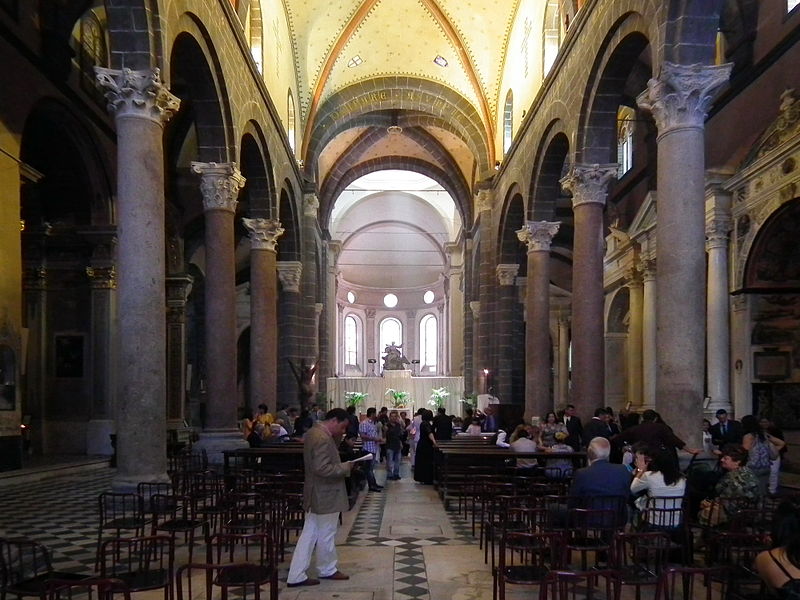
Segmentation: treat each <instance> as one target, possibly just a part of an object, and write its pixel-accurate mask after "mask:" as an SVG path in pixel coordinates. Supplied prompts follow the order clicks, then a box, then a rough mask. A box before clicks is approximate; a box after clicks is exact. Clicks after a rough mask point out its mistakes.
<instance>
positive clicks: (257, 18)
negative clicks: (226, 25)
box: [247, 0, 264, 74]
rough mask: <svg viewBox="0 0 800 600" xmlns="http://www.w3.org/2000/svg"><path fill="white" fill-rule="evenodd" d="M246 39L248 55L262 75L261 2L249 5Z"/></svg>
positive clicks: (262, 30) (262, 28) (257, 0)
mask: <svg viewBox="0 0 800 600" xmlns="http://www.w3.org/2000/svg"><path fill="white" fill-rule="evenodd" d="M248 17H249V18H248V21H249V23H248V28H247V37H248V38H249V39H248V41H249V42H250V54H252V55H253V60H254V61H255V63H256V67H257V68H258V72H259V73H262V74H263V73H264V25H263V23H262V20H261V0H255V1H254V2H251V3H250V14H249V15H248Z"/></svg>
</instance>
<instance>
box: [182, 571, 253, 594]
mask: <svg viewBox="0 0 800 600" xmlns="http://www.w3.org/2000/svg"><path fill="white" fill-rule="evenodd" d="M233 567H235V568H236V570H237V575H239V577H238V578H237V586H236V598H237V600H247V599H248V598H252V599H253V600H260V598H261V586H260V583H261V581H260V579H259V578H258V576H259V575H260V570H259V569H258V568H257V567H258V565H255V564H252V563H235V564H221V565H220V564H203V563H189V564H186V565H183V566H181V567H179V568H178V572H177V573H176V574H175V582H176V589H177V600H212V599H213V597H214V581H215V580H218V579H220V578H221V575H223V574H224V572H225V570H226V569H229V568H233ZM251 567H252V568H251ZM248 573H251V574H252V575H253V579H252V580H251V581H246V580H244V579H242V577H244V576H246V575H247V574H248ZM201 582H202V583H201ZM199 585H202V586H203V587H202V590H203V591H202V593H201V591H200V590H199V589H197V587H198V586H199ZM251 594H252V595H251Z"/></svg>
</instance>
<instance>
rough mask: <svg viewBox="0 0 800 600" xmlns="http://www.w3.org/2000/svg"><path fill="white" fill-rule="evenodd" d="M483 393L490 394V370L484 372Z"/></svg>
mask: <svg viewBox="0 0 800 600" xmlns="http://www.w3.org/2000/svg"><path fill="white" fill-rule="evenodd" d="M483 393H484V394H488V393H489V369H484V370H483Z"/></svg>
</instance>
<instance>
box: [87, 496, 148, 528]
mask: <svg viewBox="0 0 800 600" xmlns="http://www.w3.org/2000/svg"><path fill="white" fill-rule="evenodd" d="M97 505H98V510H99V513H100V526H101V527H103V526H104V525H107V524H116V525H122V526H123V528H131V526H132V525H134V524H139V525H140V526H141V525H143V524H144V499H143V498H142V496H141V495H140V494H134V493H122V492H102V493H101V494H100V495H99V496H98V497H97Z"/></svg>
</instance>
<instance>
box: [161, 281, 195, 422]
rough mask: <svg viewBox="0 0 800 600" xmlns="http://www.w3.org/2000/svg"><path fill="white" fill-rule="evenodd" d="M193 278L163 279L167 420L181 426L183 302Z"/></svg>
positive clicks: (183, 347)
mask: <svg viewBox="0 0 800 600" xmlns="http://www.w3.org/2000/svg"><path fill="white" fill-rule="evenodd" d="M193 282H194V278H193V277H192V276H191V275H188V274H185V273H184V274H182V275H170V276H168V277H167V421H168V424H169V426H170V427H176V428H177V427H183V423H182V422H183V419H184V416H185V409H186V350H187V348H186V300H187V298H188V296H189V292H190V291H191V289H192V283H193Z"/></svg>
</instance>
